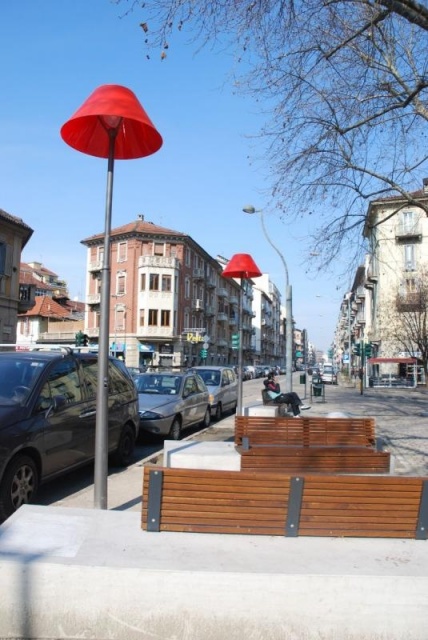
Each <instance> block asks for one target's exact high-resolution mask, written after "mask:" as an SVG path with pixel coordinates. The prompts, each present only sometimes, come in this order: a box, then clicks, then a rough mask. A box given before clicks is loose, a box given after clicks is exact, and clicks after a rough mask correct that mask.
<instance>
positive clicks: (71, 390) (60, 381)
mask: <svg viewBox="0 0 428 640" xmlns="http://www.w3.org/2000/svg"><path fill="white" fill-rule="evenodd" d="M57 396H64V397H65V399H66V401H67V404H74V403H77V402H81V401H82V391H81V388H80V380H79V374H78V372H77V366H76V363H75V362H74V361H73V360H70V359H64V360H62V361H61V362H58V363H56V364H55V365H54V366H53V368H52V369H51V371H50V373H49V378H48V380H47V382H46V384H45V386H44V387H43V389H42V391H41V394H40V398H39V401H38V404H37V406H38V407H39V409H40V408H42V407H44V408H46V406H48V407H49V406H50V405H51V403H52V398H55V397H57Z"/></svg>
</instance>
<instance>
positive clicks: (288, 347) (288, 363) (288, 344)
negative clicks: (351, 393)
mask: <svg viewBox="0 0 428 640" xmlns="http://www.w3.org/2000/svg"><path fill="white" fill-rule="evenodd" d="M242 211H243V212H244V213H249V214H254V213H259V214H260V220H261V223H262V229H263V234H264V236H265V238H266V240H267V241H268V243H269V244H270V246H271V247H272V249H274V250H275V251H276V253H277V254H278V255H279V257H280V259H281V262H282V266H283V267H284V273H285V317H286V325H285V372H286V378H285V390H286V392H287V393H290V392H291V391H292V390H293V353H292V352H293V292H292V288H291V285H290V281H289V277H288V267H287V263H286V262H285V258H284V256H283V255H282V253H281V251H280V250H279V249H278V247H276V246H275V245H274V243H273V242H272V240H271V239H270V237H269V234H268V232H267V230H266V226H265V220H264V214H263V210H262V209H255V208H254V207H253V206H252V205H250V204H249V205H246V206H245V207H244V208H243V209H242Z"/></svg>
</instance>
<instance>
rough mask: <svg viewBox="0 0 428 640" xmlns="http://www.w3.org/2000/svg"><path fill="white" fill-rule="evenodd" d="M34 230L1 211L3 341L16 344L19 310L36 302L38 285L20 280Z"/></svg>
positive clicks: (0, 312)
mask: <svg viewBox="0 0 428 640" xmlns="http://www.w3.org/2000/svg"><path fill="white" fill-rule="evenodd" d="M32 234H33V230H32V229H31V228H30V227H29V226H28V225H26V224H25V223H24V222H23V220H21V218H17V217H15V216H12V215H10V214H9V213H6V211H3V210H0V343H1V344H14V343H16V327H17V317H18V313H20V312H23V311H25V310H27V309H31V308H32V307H33V305H34V294H35V292H34V287H32V286H31V285H28V284H25V283H21V282H20V269H19V267H20V262H21V254H22V250H23V249H24V247H25V245H26V244H27V242H28V241H29V239H30V238H31V236H32Z"/></svg>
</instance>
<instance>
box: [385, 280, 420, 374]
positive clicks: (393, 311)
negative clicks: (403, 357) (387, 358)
mask: <svg viewBox="0 0 428 640" xmlns="http://www.w3.org/2000/svg"><path fill="white" fill-rule="evenodd" d="M427 276H428V271H427V269H423V270H421V272H420V273H419V275H418V277H417V278H414V281H413V287H412V289H411V290H406V289H403V288H402V289H400V291H399V292H398V294H396V296H395V297H394V296H393V295H392V296H391V298H390V300H389V302H388V304H387V306H386V311H385V318H387V321H385V322H384V323H383V324H384V326H383V329H382V339H383V340H386V341H390V342H391V343H393V344H394V345H395V347H397V348H398V349H397V350H400V349H401V351H405V352H406V353H409V354H415V353H417V354H418V357H419V358H420V359H421V361H422V366H423V369H424V372H425V380H426V383H427V386H428V278H427Z"/></svg>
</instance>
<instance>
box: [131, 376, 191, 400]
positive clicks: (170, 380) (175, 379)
mask: <svg viewBox="0 0 428 640" xmlns="http://www.w3.org/2000/svg"><path fill="white" fill-rule="evenodd" d="M182 379H183V377H182V376H179V375H175V374H173V373H155V374H151V373H149V374H145V373H144V374H143V375H140V376H138V377H137V378H136V379H135V384H136V387H137V391H138V393H148V394H149V393H158V394H162V395H168V396H170V395H176V394H178V393H179V392H180V388H181V381H182Z"/></svg>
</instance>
